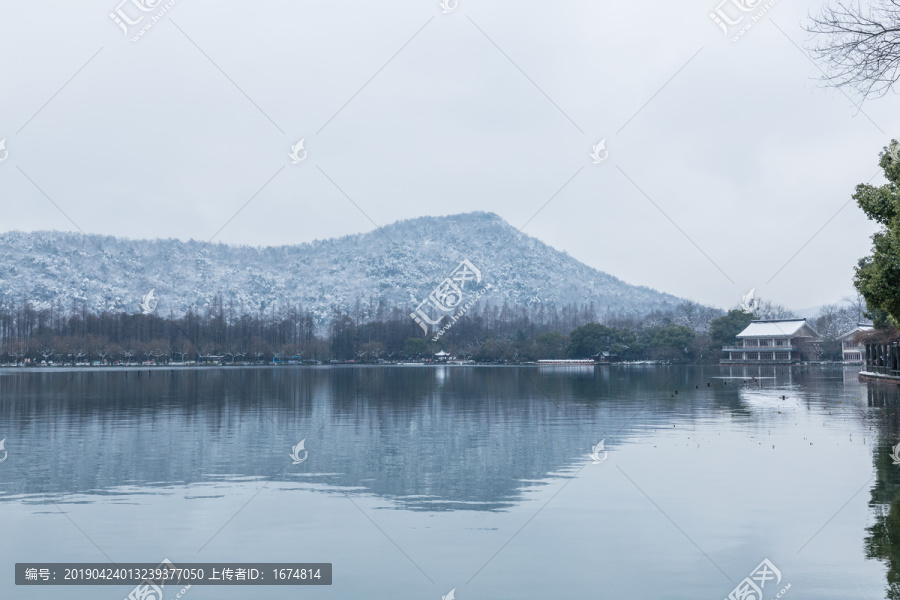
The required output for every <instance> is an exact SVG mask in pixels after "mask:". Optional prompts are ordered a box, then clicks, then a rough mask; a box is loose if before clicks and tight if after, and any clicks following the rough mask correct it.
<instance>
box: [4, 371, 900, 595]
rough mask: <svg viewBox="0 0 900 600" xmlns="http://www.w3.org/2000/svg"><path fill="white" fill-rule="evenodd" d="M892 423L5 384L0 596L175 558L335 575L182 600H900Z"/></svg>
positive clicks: (483, 390)
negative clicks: (321, 583) (764, 565)
mask: <svg viewBox="0 0 900 600" xmlns="http://www.w3.org/2000/svg"><path fill="white" fill-rule="evenodd" d="M750 374H755V375H763V376H765V377H768V378H763V379H756V380H747V381H745V380H743V379H741V377H743V376H745V375H750ZM723 377H733V378H730V379H728V378H723ZM676 390H677V393H676ZM898 405H900V388H897V387H892V386H868V387H867V386H866V384H860V383H859V382H858V381H857V371H856V370H853V369H841V368H822V367H803V368H800V367H796V368H793V369H788V368H779V369H774V368H773V369H770V370H768V371H763V372H753V373H749V372H744V371H741V370H740V368H731V369H728V368H724V367H721V368H720V367H707V368H699V367H696V368H689V367H663V366H607V367H597V368H593V367H588V368H584V369H582V368H553V367H551V368H545V367H520V368H518V367H496V368H494V367H452V366H450V367H413V366H410V367H373V368H366V367H356V368H349V367H348V368H333V367H332V368H328V367H321V368H315V367H296V368H294V367H282V368H277V369H270V368H247V369H241V368H234V369H209V370H190V369H183V370H168V369H165V370H154V371H152V372H150V371H148V370H146V369H144V370H142V371H136V370H130V371H126V370H106V371H104V370H90V371H87V370H79V371H64V370H59V371H52V370H46V369H44V370H40V371H38V370H29V371H24V372H23V371H13V370H6V371H2V372H0V439H2V438H4V437H5V438H6V450H7V451H8V458H7V460H6V461H4V462H3V463H0V598H4V599H5V598H15V599H18V598H23V599H44V598H47V599H63V598H64V599H67V600H69V599H75V600H80V599H90V600H107V599H108V600H119V599H122V598H125V597H126V596H127V594H128V592H129V591H130V590H131V588H132V586H116V587H106V586H103V587H95V586H91V587H44V588H35V587H30V588H25V587H21V586H20V587H16V586H15V585H14V584H13V577H12V574H13V565H14V563H16V562H26V561H31V562H66V561H70V562H105V561H108V560H110V559H112V560H114V561H116V562H154V563H156V562H159V561H161V560H162V559H163V558H166V557H167V558H169V559H170V560H172V561H173V562H174V563H176V564H178V563H179V562H216V561H230V562H331V563H333V564H334V584H333V585H332V586H330V587H316V588H301V589H297V588H274V587H240V588H239V587H232V588H228V587H221V586H215V587H200V586H194V587H192V588H191V589H190V590H188V591H187V592H186V593H185V595H184V596H183V598H187V599H189V600H201V599H204V598H216V599H231V598H234V599H249V598H253V599H256V598H260V599H268V598H298V597H303V598H322V599H336V598H341V599H343V598H354V599H359V598H391V599H401V600H402V599H428V598H431V599H434V600H437V599H439V598H441V596H442V595H445V594H447V593H448V592H449V591H450V590H451V589H452V588H456V598H458V599H459V600H468V599H470V598H471V599H476V598H482V599H491V600H503V599H511V600H512V599H517V600H521V599H532V598H534V599H543V598H647V599H673V598H675V599H680V598H684V599H687V598H690V599H692V600H695V599H697V598H709V599H710V600H713V599H715V600H719V599H721V598H725V597H727V596H728V594H729V593H730V592H731V591H732V590H733V589H734V588H735V586H737V585H738V584H739V583H740V582H741V580H742V579H743V578H745V577H747V576H748V575H749V574H750V573H751V571H753V570H754V568H755V567H756V566H757V565H759V564H760V563H761V562H762V561H763V559H769V560H770V561H771V562H772V564H774V565H775V566H776V567H777V568H778V569H779V570H780V572H781V574H782V580H781V582H780V583H779V585H778V586H776V585H775V584H774V582H768V583H767V585H766V587H765V592H764V596H763V597H764V598H765V599H766V600H770V598H775V596H776V594H777V593H778V592H779V591H780V590H781V589H782V588H784V587H785V586H786V585H787V584H790V589H789V590H788V592H787V593H786V594H785V595H784V596H783V597H784V598H787V599H788V600H790V599H791V598H797V599H798V600H799V599H800V598H817V599H831V598H834V599H838V598H840V599H842V600H844V599H846V598H872V599H878V598H900V583H898V582H900V551H898V549H900V516H898V515H900V465H893V464H892V460H891V457H890V452H891V446H893V445H894V444H897V442H898V440H900V422H898V415H897V407H898ZM302 439H305V440H306V441H305V447H306V449H307V450H308V452H309V455H308V459H307V460H306V461H305V462H303V463H301V464H298V465H294V464H292V460H291V457H290V453H291V448H292V446H294V445H296V444H297V443H298V442H299V441H300V440H302ZM603 439H605V448H606V450H607V451H608V454H606V455H602V454H601V456H606V459H605V460H603V461H602V462H600V463H599V464H594V461H592V460H591V459H590V458H589V457H588V453H589V452H590V450H591V447H592V446H593V445H595V444H597V442H599V441H600V440H603ZM891 582H894V583H895V585H897V588H896V589H895V591H893V592H892V591H891V588H890V584H891ZM178 591H179V589H177V588H174V587H172V586H169V588H167V590H166V592H167V595H166V600H169V599H170V598H174V596H175V594H176V593H177V592H178Z"/></svg>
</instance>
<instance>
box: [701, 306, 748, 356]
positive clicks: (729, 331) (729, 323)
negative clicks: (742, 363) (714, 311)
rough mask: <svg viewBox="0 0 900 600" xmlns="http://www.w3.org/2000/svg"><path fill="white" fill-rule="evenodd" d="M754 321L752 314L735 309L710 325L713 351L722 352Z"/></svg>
mask: <svg viewBox="0 0 900 600" xmlns="http://www.w3.org/2000/svg"><path fill="white" fill-rule="evenodd" d="M753 319H754V316H753V315H752V314H748V313H745V312H744V311H742V310H738V309H734V310H730V311H728V314H727V315H725V316H724V317H719V318H718V319H714V320H713V321H712V322H711V323H710V324H709V342H710V345H711V346H712V347H713V350H721V348H722V346H728V345H730V344H731V343H732V342H734V339H735V338H736V337H737V334H739V333H740V332H742V331H743V330H744V329H746V328H747V325H749V324H750V321H752V320H753Z"/></svg>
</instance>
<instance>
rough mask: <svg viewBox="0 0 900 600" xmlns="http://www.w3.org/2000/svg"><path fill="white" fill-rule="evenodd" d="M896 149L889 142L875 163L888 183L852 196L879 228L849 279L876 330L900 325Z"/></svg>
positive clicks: (899, 188)
mask: <svg viewBox="0 0 900 600" xmlns="http://www.w3.org/2000/svg"><path fill="white" fill-rule="evenodd" d="M897 148H898V146H897V142H896V140H892V141H891V146H890V147H888V148H885V150H884V152H883V153H882V155H881V160H880V161H879V165H880V166H881V168H882V169H883V170H884V176H885V178H886V179H887V180H888V182H887V183H886V184H884V185H882V186H878V187H875V186H871V185H868V184H860V185H858V186H856V193H855V194H853V199H854V200H856V203H857V204H858V205H859V207H860V208H861V209H862V210H863V212H864V213H866V216H867V217H869V218H870V219H872V220H873V221H875V222H876V223H879V224H880V225H882V229H881V230H880V231H879V232H877V233H876V234H875V235H873V236H872V255H871V256H866V257H864V258H861V259H860V260H859V263H858V264H857V267H856V276H855V277H854V279H853V283H854V285H855V286H856V289H857V290H858V291H859V293H860V294H862V296H863V297H864V298H865V299H866V305H867V306H868V307H869V310H870V312H871V315H872V318H873V319H875V320H876V327H879V328H884V327H886V326H887V325H889V324H893V325H900V152H898V151H896V150H897ZM891 149H894V152H891ZM879 311H881V312H879ZM884 313H886V317H887V318H886V319H885V318H878V317H884Z"/></svg>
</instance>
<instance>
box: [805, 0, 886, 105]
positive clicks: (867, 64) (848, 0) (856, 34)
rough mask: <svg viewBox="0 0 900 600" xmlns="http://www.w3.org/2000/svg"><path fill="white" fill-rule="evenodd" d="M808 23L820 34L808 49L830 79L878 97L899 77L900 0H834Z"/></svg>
mask: <svg viewBox="0 0 900 600" xmlns="http://www.w3.org/2000/svg"><path fill="white" fill-rule="evenodd" d="M806 29H807V31H809V32H810V33H813V34H815V35H816V36H817V38H818V41H817V43H816V45H815V47H814V48H812V52H813V54H814V56H815V57H816V58H818V59H820V60H821V61H822V62H823V63H824V64H825V66H826V72H827V74H826V75H825V76H824V80H825V82H826V83H827V84H828V85H831V86H833V87H849V88H851V89H854V90H856V91H858V92H859V93H860V94H862V96H863V97H864V98H865V97H869V96H874V97H880V96H883V95H885V94H886V93H887V92H888V90H890V89H891V87H892V86H893V85H894V84H895V83H896V82H897V81H898V80H900V0H872V1H871V3H870V4H869V5H868V6H866V7H863V6H862V5H861V4H860V2H859V1H858V0H857V1H854V0H834V1H833V2H831V3H829V4H826V5H825V6H824V8H823V9H822V12H821V13H819V15H818V16H815V17H812V18H811V23H810V24H809V25H808V26H807V28H806Z"/></svg>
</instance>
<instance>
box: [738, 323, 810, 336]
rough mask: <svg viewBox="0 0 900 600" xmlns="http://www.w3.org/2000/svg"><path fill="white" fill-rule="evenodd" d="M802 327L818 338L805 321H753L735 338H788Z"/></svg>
mask: <svg viewBox="0 0 900 600" xmlns="http://www.w3.org/2000/svg"><path fill="white" fill-rule="evenodd" d="M804 326H805V327H807V328H808V329H809V330H810V331H811V332H812V335H813V336H815V337H818V334H817V333H816V332H815V331H814V330H813V328H812V327H810V326H809V324H807V322H806V319H785V320H770V321H753V322H751V323H750V324H749V325H747V328H746V329H744V330H743V331H742V332H740V333H739V334H738V335H737V336H738V337H739V338H746V337H749V338H762V337H790V336H794V335H797V334H798V333H799V332H800V330H801V329H803V327H804Z"/></svg>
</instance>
